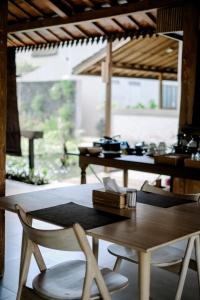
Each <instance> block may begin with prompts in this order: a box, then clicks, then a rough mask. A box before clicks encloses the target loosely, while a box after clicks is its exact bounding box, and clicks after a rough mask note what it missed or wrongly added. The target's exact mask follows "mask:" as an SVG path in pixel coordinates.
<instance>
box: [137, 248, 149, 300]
mask: <svg viewBox="0 0 200 300" xmlns="http://www.w3.org/2000/svg"><path fill="white" fill-rule="evenodd" d="M138 268H139V295H140V297H139V299H140V300H149V297H150V269H151V253H150V252H139V265H138Z"/></svg>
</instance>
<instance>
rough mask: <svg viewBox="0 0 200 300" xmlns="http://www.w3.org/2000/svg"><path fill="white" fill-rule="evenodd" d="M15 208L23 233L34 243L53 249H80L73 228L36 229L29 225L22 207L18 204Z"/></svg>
mask: <svg viewBox="0 0 200 300" xmlns="http://www.w3.org/2000/svg"><path fill="white" fill-rule="evenodd" d="M16 209H17V211H18V216H19V219H20V221H21V224H22V226H23V230H24V232H25V234H26V235H27V237H28V238H29V239H30V240H31V241H32V242H34V243H35V244H37V245H40V246H42V247H46V248H50V249H55V250H64V251H81V248H80V245H79V242H78V241H77V238H76V235H75V233H74V229H73V228H67V229H56V230H55V229H54V230H41V229H36V228H33V227H32V226H30V225H29V223H28V219H27V216H26V213H25V212H24V211H23V209H22V208H21V207H20V206H18V205H17V206H16ZM83 234H84V231H83Z"/></svg>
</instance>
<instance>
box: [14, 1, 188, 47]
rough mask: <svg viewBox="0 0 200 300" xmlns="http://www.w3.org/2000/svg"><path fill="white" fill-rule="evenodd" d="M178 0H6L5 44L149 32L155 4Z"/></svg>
mask: <svg viewBox="0 0 200 300" xmlns="http://www.w3.org/2000/svg"><path fill="white" fill-rule="evenodd" d="M173 3H175V4H176V5H179V4H181V3H182V1H181V0H163V1H158V0H152V1H147V0H140V1H139V0H134V1H133V0H9V1H8V46H10V47H27V48H29V47H30V48H31V47H35V46H36V47H45V46H47V45H51V44H60V43H63V45H64V44H73V42H74V41H75V42H76V43H77V42H78V41H81V42H84V41H86V42H87V41H88V40H89V39H92V40H96V41H98V40H100V38H101V37H103V39H111V40H114V39H116V38H118V39H120V38H126V37H138V36H141V35H142V36H146V35H149V36H152V35H153V34H154V33H155V32H156V18H157V8H158V7H165V6H166V5H170V4H173Z"/></svg>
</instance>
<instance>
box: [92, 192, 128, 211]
mask: <svg viewBox="0 0 200 300" xmlns="http://www.w3.org/2000/svg"><path fill="white" fill-rule="evenodd" d="M92 200H93V204H96V205H101V206H108V207H113V208H120V209H121V208H125V207H126V194H125V193H119V192H112V191H105V190H104V189H101V190H93V193H92Z"/></svg>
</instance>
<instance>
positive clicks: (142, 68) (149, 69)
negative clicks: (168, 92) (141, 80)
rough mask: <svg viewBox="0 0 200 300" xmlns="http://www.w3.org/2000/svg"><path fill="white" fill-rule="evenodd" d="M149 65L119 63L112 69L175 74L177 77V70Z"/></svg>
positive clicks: (113, 65) (114, 64)
mask: <svg viewBox="0 0 200 300" xmlns="http://www.w3.org/2000/svg"><path fill="white" fill-rule="evenodd" d="M152 67H153V66H152ZM152 67H151V66H148V65H138V64H136V65H129V64H123V65H121V64H118V63H113V64H112V68H113V69H114V68H116V69H121V70H130V71H134V70H137V71H145V72H150V73H157V74H161V73H165V74H173V75H177V70H175V69H171V70H169V68H160V67H153V68H152Z"/></svg>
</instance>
